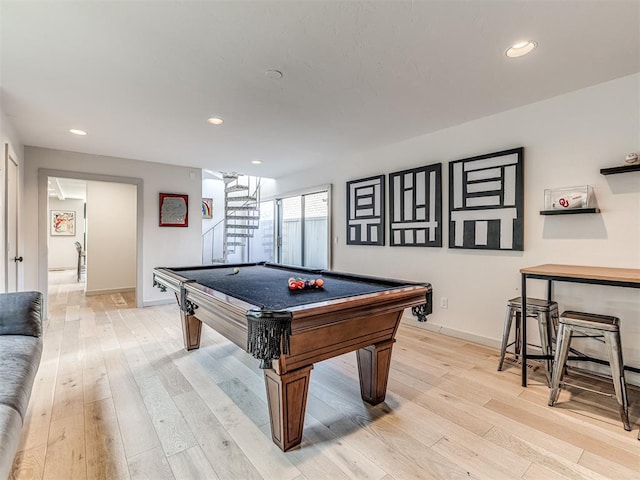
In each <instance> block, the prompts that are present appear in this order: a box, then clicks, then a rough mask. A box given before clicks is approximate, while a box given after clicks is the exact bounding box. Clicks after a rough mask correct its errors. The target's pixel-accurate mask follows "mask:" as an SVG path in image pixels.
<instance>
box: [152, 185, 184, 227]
mask: <svg viewBox="0 0 640 480" xmlns="http://www.w3.org/2000/svg"><path fill="white" fill-rule="evenodd" d="M159 210H160V211H159V213H160V222H159V225H160V226H161V227H188V226H189V195H181V194H177V193H161V194H160V209H159Z"/></svg>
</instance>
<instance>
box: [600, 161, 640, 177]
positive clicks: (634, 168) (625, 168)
mask: <svg viewBox="0 0 640 480" xmlns="http://www.w3.org/2000/svg"><path fill="white" fill-rule="evenodd" d="M638 171H640V163H638V164H635V165H622V166H621V167H610V168H602V169H600V173H601V174H602V175H613V174H614V173H627V172H638Z"/></svg>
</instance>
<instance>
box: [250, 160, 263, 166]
mask: <svg viewBox="0 0 640 480" xmlns="http://www.w3.org/2000/svg"><path fill="white" fill-rule="evenodd" d="M251 163H253V164H254V165H262V160H251Z"/></svg>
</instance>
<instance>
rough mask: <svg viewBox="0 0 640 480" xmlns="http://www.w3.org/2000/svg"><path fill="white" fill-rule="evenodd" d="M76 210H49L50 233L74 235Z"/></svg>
mask: <svg viewBox="0 0 640 480" xmlns="http://www.w3.org/2000/svg"><path fill="white" fill-rule="evenodd" d="M75 234H76V212H74V211H71V210H51V235H52V236H59V235H60V236H63V235H66V236H75Z"/></svg>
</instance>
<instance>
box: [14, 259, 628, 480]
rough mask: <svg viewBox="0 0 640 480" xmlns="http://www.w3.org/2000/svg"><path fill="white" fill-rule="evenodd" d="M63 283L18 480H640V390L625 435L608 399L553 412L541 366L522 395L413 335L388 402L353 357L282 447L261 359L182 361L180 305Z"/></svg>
mask: <svg viewBox="0 0 640 480" xmlns="http://www.w3.org/2000/svg"><path fill="white" fill-rule="evenodd" d="M52 274H53V276H52V277H51V280H50V285H51V287H50V296H49V302H50V316H49V319H48V320H47V322H46V325H45V328H46V334H45V338H44V353H43V357H42V363H41V365H40V369H39V371H38V376H37V379H36V383H35V387H34V390H33V393H32V396H31V402H30V405H29V410H28V414H27V419H26V423H25V426H24V429H23V434H22V438H21V442H20V446H19V452H18V454H17V456H16V459H15V462H14V467H13V471H12V477H11V478H15V479H55V480H57V479H60V480H63V479H64V480H66V479H153V480H162V479H196V478H202V479H223V480H225V479H242V480H244V479H256V480H260V479H266V480H272V479H273V480H304V479H309V480H311V479H330V480H338V479H363V480H365V479H366V480H402V479H418V478H425V479H431V478H434V479H470V478H476V479H491V480H494V479H501V478H504V479H527V480H529V479H607V478H608V479H640V442H639V441H638V440H637V435H638V427H639V423H640V420H639V417H640V392H639V390H638V389H636V388H630V390H629V397H630V400H631V403H632V408H631V422H632V426H633V431H632V432H625V431H624V429H623V428H622V425H621V422H620V419H619V417H618V411H617V406H616V404H615V401H614V400H612V399H608V398H606V397H601V396H599V395H596V394H594V393H591V392H585V391H581V390H577V389H575V390H567V391H563V392H562V394H561V397H560V401H559V403H558V404H557V406H556V407H554V408H551V407H548V406H547V396H548V389H547V387H546V384H545V383H544V382H545V381H544V377H543V374H541V369H540V370H538V371H535V372H533V373H532V374H531V377H532V382H531V384H530V386H529V388H526V389H525V388H522V387H521V386H520V377H519V369H518V368H517V367H515V366H511V367H509V368H507V370H505V371H503V372H497V371H496V365H497V363H498V358H497V354H498V352H497V351H496V350H494V349H491V348H487V347H484V346H480V345H476V344H473V343H470V342H467V341H463V340H459V339H456V338H452V337H446V336H443V335H439V334H435V333H431V332H428V331H425V330H423V329H420V328H416V327H413V326H409V325H402V326H401V328H400V330H399V332H398V336H397V343H396V344H395V346H394V353H393V358H392V365H391V373H390V379H389V388H388V392H387V399H386V401H385V402H384V403H383V404H381V405H378V406H376V407H371V406H369V405H367V404H366V403H364V402H363V401H362V400H361V399H360V392H359V386H358V379H357V368H356V359H355V354H353V353H351V354H347V355H343V356H341V357H338V358H335V359H331V360H328V361H325V362H322V363H320V364H317V365H315V368H314V370H313V372H312V374H311V378H312V380H311V385H310V390H309V399H308V405H307V416H306V420H305V430H304V439H303V442H302V446H301V448H299V449H297V450H294V451H291V452H288V453H283V452H281V451H280V450H279V449H278V448H277V447H276V446H275V445H274V444H273V443H272V441H271V435H270V431H269V418H268V413H267V405H266V396H265V391H264V381H263V377H262V372H261V371H260V370H259V369H258V362H257V361H256V360H254V359H253V358H251V357H250V356H249V355H248V354H246V353H245V352H243V351H242V350H241V349H239V348H237V347H236V346H235V345H233V344H231V343H229V342H228V341H226V340H225V339H224V338H223V337H221V336H220V335H218V334H217V333H216V332H215V331H213V330H211V329H210V328H207V327H204V328H203V330H202V334H203V338H202V347H201V348H200V349H199V350H195V351H192V352H186V351H185V350H184V349H183V348H182V334H181V331H180V322H179V314H178V309H177V306H175V305H166V306H158V307H150V308H145V309H137V308H135V306H134V305H135V303H134V299H133V298H132V296H131V295H129V294H123V295H120V294H115V295H104V296H94V297H85V296H84V295H83V293H82V284H78V283H76V282H75V271H67V272H52ZM572 376H573V374H572ZM579 380H580V381H583V382H585V383H588V384H590V385H591V386H592V388H595V389H600V390H603V391H611V387H610V386H609V385H608V384H607V382H599V381H597V380H592V379H587V378H580V379H579Z"/></svg>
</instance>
